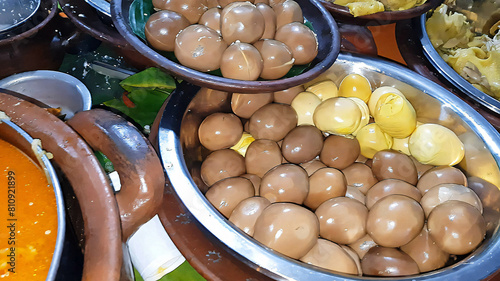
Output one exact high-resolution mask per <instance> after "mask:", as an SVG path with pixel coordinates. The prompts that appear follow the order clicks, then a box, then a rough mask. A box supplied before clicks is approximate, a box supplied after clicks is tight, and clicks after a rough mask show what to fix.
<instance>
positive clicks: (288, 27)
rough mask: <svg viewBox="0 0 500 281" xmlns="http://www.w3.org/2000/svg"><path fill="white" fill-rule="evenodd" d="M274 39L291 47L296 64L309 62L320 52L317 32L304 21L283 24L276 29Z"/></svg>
mask: <svg viewBox="0 0 500 281" xmlns="http://www.w3.org/2000/svg"><path fill="white" fill-rule="evenodd" d="M274 39H275V40H278V41H281V42H283V43H285V45H287V46H288V48H290V50H291V51H292V54H293V58H294V59H295V64H298V65H300V64H308V63H310V62H311V61H312V60H313V59H314V58H315V57H316V55H317V54H318V39H317V38H316V34H314V32H312V30H311V29H309V28H308V27H307V26H305V25H304V24H303V23H300V22H292V23H288V24H285V25H283V26H282V27H280V28H278V30H276V34H275V36H274Z"/></svg>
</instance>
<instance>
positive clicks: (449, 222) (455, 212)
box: [427, 200, 486, 255]
mask: <svg viewBox="0 0 500 281" xmlns="http://www.w3.org/2000/svg"><path fill="white" fill-rule="evenodd" d="M427 227H428V229H429V234H430V236H431V238H432V239H433V240H434V241H435V242H436V244H437V245H438V246H439V247H440V248H441V249H442V250H443V251H445V252H446V253H449V254H453V255H464V254H467V253H470V252H472V251H473V250H474V249H475V248H476V247H477V246H478V245H479V244H480V243H481V242H482V241H483V239H484V236H485V234H486V223H485V221H484V218H483V216H482V215H481V212H479V210H478V209H477V208H476V207H474V206H472V205H471V204H468V203H465V202H462V201H454V200H451V201H447V202H444V203H442V204H440V205H438V206H436V207H435V208H434V210H432V212H431V213H430V215H429V219H428V220H427Z"/></svg>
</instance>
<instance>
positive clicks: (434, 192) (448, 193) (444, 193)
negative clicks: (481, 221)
mask: <svg viewBox="0 0 500 281" xmlns="http://www.w3.org/2000/svg"><path fill="white" fill-rule="evenodd" d="M450 200H457V201H463V202H465V203H469V204H471V205H472V206H474V207H476V208H477V210H478V211H479V212H480V213H481V214H482V213H483V204H482V203H481V200H480V199H479V197H478V196H477V195H476V193H475V192H474V191H473V190H472V189H470V188H468V187H465V186H463V185H460V184H455V183H443V184H439V185H436V186H434V187H433V188H431V189H429V191H427V193H425V194H424V196H422V200H420V204H421V205H422V208H423V209H424V212H425V216H426V217H428V216H429V214H430V213H431V212H432V210H433V209H434V208H435V207H436V206H438V205H439V204H442V203H444V202H446V201H450Z"/></svg>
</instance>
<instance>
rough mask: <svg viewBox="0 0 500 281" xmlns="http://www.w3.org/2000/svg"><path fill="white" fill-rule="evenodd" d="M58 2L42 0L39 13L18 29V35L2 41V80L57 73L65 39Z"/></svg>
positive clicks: (0, 59)
mask: <svg viewBox="0 0 500 281" xmlns="http://www.w3.org/2000/svg"><path fill="white" fill-rule="evenodd" d="M57 9H58V8H57V0H42V1H41V4H40V8H39V10H38V12H37V13H35V15H34V16H33V17H32V18H31V19H30V20H29V21H27V22H25V23H24V24H22V25H20V26H19V27H17V28H16V30H15V31H16V33H15V34H16V35H13V36H11V37H7V38H5V39H2V40H0V65H1V66H2V67H1V68H0V79H1V78H4V77H7V76H9V75H11V74H14V73H19V72H24V71H30V70H37V69H52V70H56V69H58V68H59V66H60V65H61V63H62V60H63V58H64V46H63V44H64V39H63V38H62V36H61V35H60V34H59V32H58V28H59V27H60V25H61V24H62V23H61V21H60V18H59V16H58V13H57V12H56V11H57Z"/></svg>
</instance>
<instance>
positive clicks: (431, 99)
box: [158, 53, 500, 281]
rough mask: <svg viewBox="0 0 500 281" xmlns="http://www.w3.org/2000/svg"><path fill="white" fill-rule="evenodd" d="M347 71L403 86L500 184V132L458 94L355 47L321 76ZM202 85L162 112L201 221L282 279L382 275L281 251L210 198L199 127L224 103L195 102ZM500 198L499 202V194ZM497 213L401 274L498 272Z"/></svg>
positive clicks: (187, 197) (171, 171)
mask: <svg viewBox="0 0 500 281" xmlns="http://www.w3.org/2000/svg"><path fill="white" fill-rule="evenodd" d="M346 73H358V74H363V75H364V76H366V77H367V78H368V79H369V80H370V81H372V82H373V83H374V84H375V85H374V86H375V87H379V86H395V87H397V88H398V89H400V90H401V91H402V92H403V93H404V94H405V95H406V97H407V98H408V99H409V100H410V102H411V103H412V104H413V106H414V107H415V109H416V111H417V116H418V121H421V122H432V123H439V124H442V125H444V126H446V127H448V128H450V129H451V130H453V131H454V132H455V133H456V134H457V135H458V136H459V137H460V138H461V140H462V141H463V142H464V144H465V147H466V151H467V152H466V155H465V159H464V160H463V161H462V162H461V163H460V165H459V166H460V168H461V169H463V171H464V172H465V173H466V174H467V176H469V177H480V178H483V179H485V180H487V181H489V182H490V183H492V184H494V185H496V186H500V171H499V163H500V135H499V133H498V132H497V131H496V130H495V129H494V128H493V127H492V126H491V125H490V124H489V123H488V122H487V121H486V120H485V119H484V118H483V117H482V116H481V115H480V114H479V113H478V112H476V111H475V110H473V109H472V108H471V107H470V106H468V105H467V104H466V103H465V102H463V101H462V100H461V99H459V98H458V97H457V96H455V95H453V94H452V93H450V92H449V91H448V90H446V89H444V88H442V87H441V86H439V85H438V84H436V83H434V82H432V81H430V80H428V79H426V78H423V77H421V76H419V75H418V74H416V73H415V72H412V71H410V70H408V69H407V68H404V67H402V66H400V65H397V64H395V63H392V62H388V61H385V60H381V59H378V58H373V57H366V56H359V55H354V54H347V53H341V54H340V55H339V57H338V59H337V61H336V62H335V64H334V65H333V66H332V67H331V68H330V69H329V70H328V71H326V72H325V73H324V74H323V75H322V76H320V77H319V78H318V80H319V79H322V78H324V77H325V76H328V77H329V78H330V79H332V80H333V81H334V82H336V83H339V82H340V80H341V79H342V78H343V77H344V75H345V74H346ZM198 90H199V87H197V86H193V85H190V84H181V85H180V86H179V87H178V88H177V89H176V90H175V92H174V93H173V94H172V95H171V97H170V100H169V101H168V103H167V104H166V107H165V110H164V112H163V116H162V118H161V122H160V127H159V131H158V142H159V149H160V154H161V158H162V163H163V165H164V168H165V170H166V173H167V175H168V177H169V179H170V182H171V184H172V187H173V190H174V191H175V192H176V194H177V196H178V197H179V199H180V201H181V202H182V204H183V205H184V207H185V208H186V209H187V210H188V211H189V213H190V214H191V215H192V217H194V218H195V219H196V220H197V221H198V222H199V227H200V228H202V229H203V231H205V232H207V231H208V232H210V235H208V236H207V237H215V238H216V239H217V244H221V245H222V248H223V249H225V251H227V252H229V253H231V254H233V256H234V257H235V258H236V259H238V260H240V261H242V262H244V263H245V264H247V265H248V266H249V267H251V268H253V269H255V270H256V271H258V272H260V273H263V274H265V275H267V276H268V277H270V278H273V279H277V280H316V281H320V280H374V279H376V278H370V277H356V276H351V275H342V274H334V273H332V272H328V271H326V270H322V269H319V268H317V267H314V266H309V265H306V264H304V263H301V262H298V261H296V260H293V259H290V258H287V257H285V256H283V255H281V254H278V253H276V252H274V251H272V250H270V249H268V248H266V247H264V246H262V244H260V243H259V242H257V241H256V240H254V239H253V238H251V237H249V236H247V235H245V234H244V233H243V232H242V231H240V230H239V229H238V228H237V227H235V226H234V225H233V224H232V223H230V222H229V221H228V220H227V219H225V218H224V217H223V216H222V215H221V214H220V213H219V212H218V211H217V210H216V209H215V208H214V207H213V206H212V205H211V204H210V203H209V202H208V201H207V200H206V198H205V196H204V195H203V192H202V191H201V190H200V188H203V187H202V186H201V185H200V187H198V186H197V183H201V182H202V181H201V179H200V178H199V172H198V173H197V172H196V170H197V169H198V168H199V164H200V161H201V159H202V151H203V150H202V149H200V147H201V146H200V144H199V141H198V138H197V128H198V125H199V124H200V122H201V121H202V120H203V117H204V115H206V114H207V111H206V109H207V107H208V106H211V105H212V106H213V105H214V104H216V103H212V102H211V101H210V100H204V103H197V104H196V103H192V100H193V98H194V97H195V96H196V93H197V91H198ZM229 100H230V99H229ZM220 106H221V107H224V106H227V104H221V105H220ZM181 122H182V123H181ZM494 192H498V190H496V189H495V190H494ZM494 203H495V204H494V205H496V206H498V203H499V202H494ZM493 213H494V216H493V218H492V219H491V220H490V223H491V224H490V225H491V227H490V228H489V231H488V233H487V237H486V240H485V242H484V243H483V244H482V245H481V246H480V247H479V248H478V249H477V250H476V251H474V252H473V253H472V254H470V255H468V256H467V257H463V258H462V260H461V261H459V262H457V263H455V264H453V265H451V266H448V267H445V268H442V269H440V270H436V271H433V272H429V273H425V274H421V275H418V276H411V277H407V278H406V277H405V278H395V279H394V280H480V279H483V278H486V277H488V276H490V275H491V274H493V273H494V272H495V271H497V270H498V268H500V261H499V260H498V258H497V257H498V256H499V255H500V237H499V236H500V232H499V231H498V229H497V226H498V217H499V216H498V212H493ZM177 235H182V234H181V233H178V234H177ZM187 235H188V234H187ZM212 235H213V236H212ZM212 239H213V238H212ZM187 247H189V245H187ZM180 250H181V252H183V250H185V249H182V247H181V249H180ZM187 252H191V251H187ZM215 274H216V273H215ZM378 280H381V279H378ZM391 280H392V279H391Z"/></svg>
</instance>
